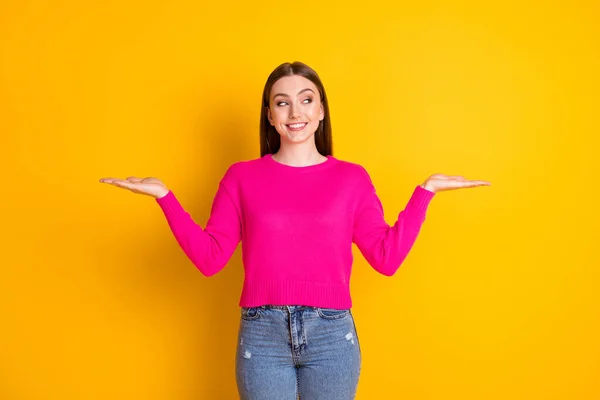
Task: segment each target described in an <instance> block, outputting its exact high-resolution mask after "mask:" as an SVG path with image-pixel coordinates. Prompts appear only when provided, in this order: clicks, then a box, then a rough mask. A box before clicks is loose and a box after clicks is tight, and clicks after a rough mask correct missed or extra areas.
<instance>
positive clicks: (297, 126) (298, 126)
mask: <svg viewBox="0 0 600 400" xmlns="http://www.w3.org/2000/svg"><path fill="white" fill-rule="evenodd" d="M304 125H306V124H293V125H288V126H289V127H290V128H294V129H297V128H302V127H303V126H304Z"/></svg>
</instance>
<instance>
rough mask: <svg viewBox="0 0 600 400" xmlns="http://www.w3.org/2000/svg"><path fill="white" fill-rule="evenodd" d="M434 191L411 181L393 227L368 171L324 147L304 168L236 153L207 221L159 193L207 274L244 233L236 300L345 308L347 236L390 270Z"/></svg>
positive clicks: (186, 247)
mask: <svg viewBox="0 0 600 400" xmlns="http://www.w3.org/2000/svg"><path fill="white" fill-rule="evenodd" d="M433 196H434V193H433V192H431V191H428V190H426V189H423V188H422V187H420V186H417V187H416V188H415V190H414V191H413V194H412V196H411V198H410V200H409V201H408V204H407V205H406V207H405V209H404V210H403V211H402V212H400V213H399V215H398V220H397V221H396V222H395V224H394V225H393V226H392V227H390V226H389V225H388V224H387V223H386V221H385V220H384V213H383V207H382V204H381V201H380V200H379V198H378V196H377V194H376V191H375V188H374V186H373V184H372V181H371V179H370V177H369V174H368V173H367V171H366V170H365V169H364V168H363V167H362V166H360V165H359V164H355V163H351V162H348V161H342V160H338V159H337V158H335V157H333V156H328V157H327V161H325V162H323V163H320V164H316V165H311V166H307V167H292V166H289V165H285V164H282V163H279V162H277V161H275V160H273V158H272V157H271V154H267V155H265V156H264V157H261V158H257V159H253V160H246V161H240V162H236V163H234V164H233V165H231V166H230V167H229V168H228V170H227V171H226V173H225V175H224V176H223V178H222V179H221V181H220V183H219V188H218V190H217V193H216V195H215V198H214V200H213V204H212V208H211V214H210V217H209V218H208V221H207V223H206V227H205V228H204V229H203V228H202V227H200V226H199V225H198V224H196V223H195V222H194V221H193V219H192V218H191V217H190V215H189V214H188V213H187V212H186V211H185V210H184V208H183V207H182V206H181V204H180V203H179V201H178V200H177V198H176V197H175V195H174V194H173V192H169V193H168V194H167V195H166V196H164V197H162V198H158V199H156V201H157V203H158V204H159V205H160V207H161V209H162V210H163V212H164V214H165V216H166V219H167V222H168V224H169V226H170V228H171V230H172V232H173V234H174V236H175V238H176V239H177V242H178V243H179V245H180V246H181V248H182V249H183V251H184V252H185V254H186V255H187V256H188V257H189V259H190V260H191V261H192V263H194V265H195V266H196V267H197V268H198V269H199V270H200V271H201V272H202V273H203V274H204V275H205V276H211V275H214V274H216V273H217V272H219V271H220V270H221V269H222V268H223V267H224V266H225V265H226V264H227V262H228V261H229V259H230V258H231V256H232V254H233V252H234V251H235V249H236V247H237V245H238V243H239V242H240V241H242V260H243V265H244V275H245V276H244V284H243V289H242V293H241V296H240V301H239V305H240V306H242V307H255V306H260V305H265V304H273V305H306V306H314V307H327V308H338V309H344V308H350V307H351V306H352V299H351V296H350V274H351V270H352V261H353V257H352V243H355V244H356V245H357V247H358V249H359V250H360V251H361V253H362V255H363V256H364V257H365V259H366V260H367V261H368V262H369V264H370V265H371V266H372V267H373V268H374V269H375V270H377V271H378V272H380V273H381V274H384V275H387V276H391V275H393V274H394V273H395V272H396V270H397V269H398V268H399V267H400V264H402V262H403V261H404V259H405V257H406V256H407V254H408V253H409V251H410V249H411V248H412V246H413V244H414V242H415V240H416V238H417V236H418V234H419V231H420V228H421V226H422V224H423V222H424V221H425V214H426V210H427V207H428V205H429V202H430V201H431V199H432V198H433Z"/></svg>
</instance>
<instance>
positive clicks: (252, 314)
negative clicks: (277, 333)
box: [241, 307, 260, 321]
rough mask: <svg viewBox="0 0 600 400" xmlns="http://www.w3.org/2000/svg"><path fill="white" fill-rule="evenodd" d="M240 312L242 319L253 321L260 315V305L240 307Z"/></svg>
mask: <svg viewBox="0 0 600 400" xmlns="http://www.w3.org/2000/svg"><path fill="white" fill-rule="evenodd" d="M241 314H242V319H245V320H246V321H253V320H255V319H258V317H260V307H242V309H241Z"/></svg>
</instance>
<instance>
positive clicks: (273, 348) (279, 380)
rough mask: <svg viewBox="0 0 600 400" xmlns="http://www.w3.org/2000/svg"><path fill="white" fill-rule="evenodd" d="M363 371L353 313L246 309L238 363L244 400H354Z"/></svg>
mask: <svg viewBox="0 0 600 400" xmlns="http://www.w3.org/2000/svg"><path fill="white" fill-rule="evenodd" d="M360 369H361V352H360V345H359V342H358V335H357V334H356V326H355V325H354V318H353V317H352V313H351V312H350V309H346V310H337V309H332V308H318V307H309V306H272V305H266V306H260V307H242V308H241V320H240V328H239V333H238V346H237V352H236V360H235V370H236V381H237V387H238V392H239V394H240V399H241V400H296V399H298V396H299V398H300V400H352V399H354V398H355V396H356V388H357V386H358V378H359V375H360Z"/></svg>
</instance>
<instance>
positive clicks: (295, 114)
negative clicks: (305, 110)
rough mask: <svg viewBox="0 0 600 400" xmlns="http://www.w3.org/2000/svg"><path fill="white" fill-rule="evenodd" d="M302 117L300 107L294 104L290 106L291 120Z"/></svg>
mask: <svg viewBox="0 0 600 400" xmlns="http://www.w3.org/2000/svg"><path fill="white" fill-rule="evenodd" d="M299 116H300V107H299V106H296V105H295V104H292V105H291V106H290V119H294V118H296V117H299Z"/></svg>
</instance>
